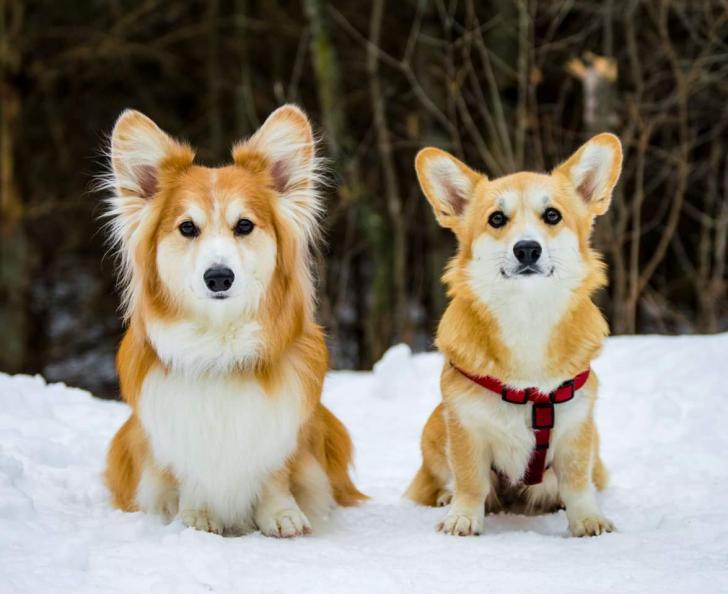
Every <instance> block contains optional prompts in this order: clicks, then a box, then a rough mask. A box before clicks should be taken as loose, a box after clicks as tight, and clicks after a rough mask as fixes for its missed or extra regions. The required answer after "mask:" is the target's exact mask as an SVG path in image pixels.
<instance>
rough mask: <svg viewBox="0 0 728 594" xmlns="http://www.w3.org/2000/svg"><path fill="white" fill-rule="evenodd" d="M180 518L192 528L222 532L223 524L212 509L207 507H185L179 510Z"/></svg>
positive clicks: (215, 532) (216, 532) (214, 532)
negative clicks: (209, 509)
mask: <svg viewBox="0 0 728 594" xmlns="http://www.w3.org/2000/svg"><path fill="white" fill-rule="evenodd" d="M179 518H180V520H182V522H183V523H184V524H185V525H186V526H189V527H190V528H195V529H196V530H203V531H205V532H212V533H213V534H222V531H223V528H224V527H223V525H222V522H221V521H220V520H218V519H217V518H216V517H215V516H214V515H213V514H212V513H211V512H210V511H208V510H206V509H183V510H182V511H180V512H179Z"/></svg>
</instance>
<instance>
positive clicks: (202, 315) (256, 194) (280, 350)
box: [106, 106, 364, 537]
mask: <svg viewBox="0 0 728 594" xmlns="http://www.w3.org/2000/svg"><path fill="white" fill-rule="evenodd" d="M110 153H111V165H112V175H111V176H110V180H109V185H110V186H111V188H112V190H113V196H112V198H111V199H110V210H109V213H108V214H109V216H110V217H111V229H112V235H113V239H114V240H115V241H116V243H117V246H118V250H119V252H120V256H121V263H122V274H121V283H122V289H123V296H124V302H123V306H124V311H125V314H126V319H127V321H128V330H127V331H126V334H125V336H124V339H123V341H122V343H121V346H120V348H119V352H118V355H117V368H118V371H119V378H120V383H121V392H122V396H123V398H124V400H126V402H128V403H129V405H130V406H131V408H132V414H131V416H130V418H129V419H128V420H127V421H126V423H125V424H124V425H123V426H122V427H121V429H120V430H119V431H118V433H117V434H116V436H115V437H114V439H113V442H112V443H111V447H110V449H109V453H108V465H107V469H106V481H107V484H108V486H109V488H110V490H111V494H112V499H113V503H114V505H116V506H117V507H119V508H121V509H124V510H128V511H133V510H142V511H146V512H150V513H157V514H160V515H162V516H164V517H165V518H167V519H171V518H173V517H175V516H178V517H179V519H180V520H181V521H182V522H184V523H185V524H186V525H188V526H192V527H194V528H198V529H200V530H207V531H210V532H215V533H223V532H224V533H231V534H240V533H244V532H247V531H249V530H251V529H253V528H254V527H257V528H259V529H260V530H261V531H262V532H263V533H264V534H266V535H270V536H281V537H289V536H296V535H301V534H304V533H307V532H310V530H311V524H310V522H309V515H310V514H312V513H322V514H325V513H327V512H328V510H329V509H330V508H331V506H333V505H334V502H337V503H339V504H341V505H352V504H355V503H357V502H359V501H360V500H362V499H363V498H364V496H363V495H362V494H361V493H360V492H359V491H358V490H357V489H356V487H355V486H354V485H353V483H352V482H351V480H350V478H349V476H348V467H349V464H350V462H351V454H352V446H351V441H350V438H349V435H348V433H347V431H346V429H345V428H344V426H343V425H342V424H341V422H340V421H339V420H338V419H337V418H336V417H335V416H334V415H333V414H332V413H331V412H329V411H328V410H327V409H326V408H324V406H323V405H322V404H321V402H320V397H321V388H322V384H323V380H324V375H325V372H326V368H327V350H326V346H325V343H324V339H323V335H322V331H321V329H320V328H319V326H317V325H316V323H315V321H314V289H313V282H312V278H311V255H310V252H311V244H312V242H313V241H314V240H315V239H316V236H317V235H318V222H317V220H318V215H319V214H320V211H321V203H320V200H319V197H318V196H317V194H316V189H315V182H316V177H317V175H318V173H317V169H316V158H315V154H314V140H313V136H312V132H311V127H310V125H309V122H308V119H307V118H306V116H305V114H304V113H303V112H301V111H300V110H299V109H298V108H296V107H294V106H284V107H282V108H280V109H278V110H277V111H275V112H274V113H273V114H272V115H271V116H270V117H269V118H268V120H267V121H266V122H265V123H264V124H263V126H262V127H261V128H260V130H258V131H257V132H256V133H255V134H254V135H253V136H252V137H251V138H250V139H248V140H246V141H244V142H241V143H239V144H237V145H235V146H234V147H233V149H232V158H233V163H232V164H231V165H228V166H224V167H218V168H208V167H202V166H199V165H196V164H195V163H194V153H193V151H192V149H191V148H190V147H189V146H188V145H186V144H182V143H179V142H177V141H175V140H173V139H172V138H170V137H169V136H168V135H167V134H165V133H164V132H162V130H160V129H159V128H158V127H157V126H156V125H155V124H154V122H152V121H151V120H150V119H149V118H147V117H146V116H144V115H142V114H141V113H139V112H136V111H125V112H124V113H123V114H122V115H121V117H120V118H119V119H118V121H117V122H116V125H115V127H114V131H113V134H112V138H111V150H110Z"/></svg>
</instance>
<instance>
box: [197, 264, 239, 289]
mask: <svg viewBox="0 0 728 594" xmlns="http://www.w3.org/2000/svg"><path fill="white" fill-rule="evenodd" d="M202 278H203V279H204V281H205V285H207V288H208V289H210V291H213V292H215V293H222V292H224V291H227V290H228V289H229V288H230V287H232V286H233V281H234V280H235V275H234V274H233V271H232V270H230V269H229V268H227V267H226V266H216V267H214V268H208V269H207V270H206V271H205V274H204V275H203V277H202Z"/></svg>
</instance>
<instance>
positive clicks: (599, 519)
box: [569, 516, 615, 536]
mask: <svg viewBox="0 0 728 594" xmlns="http://www.w3.org/2000/svg"><path fill="white" fill-rule="evenodd" d="M569 530H571V533H572V534H573V535H574V536H599V535H600V534H606V533H607V532H614V530H615V528H614V524H612V522H610V521H609V520H608V519H607V518H605V517H604V516H586V517H584V518H577V519H575V520H573V521H571V522H569Z"/></svg>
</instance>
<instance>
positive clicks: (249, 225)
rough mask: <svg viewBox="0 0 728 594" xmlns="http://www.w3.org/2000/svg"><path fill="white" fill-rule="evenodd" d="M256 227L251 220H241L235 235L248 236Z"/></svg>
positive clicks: (236, 226) (236, 227)
mask: <svg viewBox="0 0 728 594" xmlns="http://www.w3.org/2000/svg"><path fill="white" fill-rule="evenodd" d="M253 227H255V225H254V224H253V221H251V220H250V219H240V220H239V221H238V224H237V225H235V235H247V234H248V233H250V232H251V231H252V230H253Z"/></svg>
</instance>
